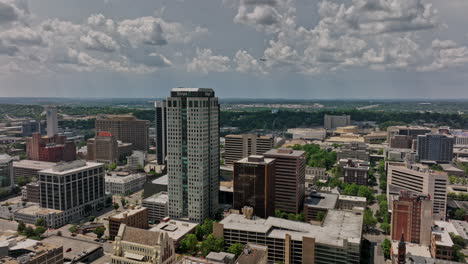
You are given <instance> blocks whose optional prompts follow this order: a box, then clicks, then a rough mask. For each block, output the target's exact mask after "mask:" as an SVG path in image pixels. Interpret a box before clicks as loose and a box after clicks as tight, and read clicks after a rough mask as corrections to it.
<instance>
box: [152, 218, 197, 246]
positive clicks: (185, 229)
mask: <svg viewBox="0 0 468 264" xmlns="http://www.w3.org/2000/svg"><path fill="white" fill-rule="evenodd" d="M197 225H198V224H197V223H192V222H187V221H180V220H169V221H168V222H161V223H159V224H158V225H157V226H155V227H153V228H151V229H150V231H157V232H162V231H163V232H166V233H167V234H168V235H169V237H170V238H172V239H173V240H174V241H179V240H180V239H182V237H183V236H185V234H187V233H190V232H191V231H192V230H193V229H195V227H196V226H197Z"/></svg>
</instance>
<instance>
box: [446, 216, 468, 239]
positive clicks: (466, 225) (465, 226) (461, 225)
mask: <svg viewBox="0 0 468 264" xmlns="http://www.w3.org/2000/svg"><path fill="white" fill-rule="evenodd" d="M450 223H452V225H453V227H454V228H455V229H456V230H457V233H458V235H459V236H461V237H463V239H465V240H468V222H466V221H460V220H450Z"/></svg>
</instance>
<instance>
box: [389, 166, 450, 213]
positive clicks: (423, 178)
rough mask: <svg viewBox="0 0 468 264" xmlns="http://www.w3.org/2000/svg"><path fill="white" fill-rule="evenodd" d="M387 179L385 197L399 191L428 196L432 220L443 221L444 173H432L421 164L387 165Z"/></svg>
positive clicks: (445, 177)
mask: <svg viewBox="0 0 468 264" xmlns="http://www.w3.org/2000/svg"><path fill="white" fill-rule="evenodd" d="M387 177H388V179H387V197H390V195H394V196H397V195H399V194H400V191H401V190H406V191H411V192H413V193H414V194H417V195H428V196H429V197H430V199H431V200H432V216H433V219H434V220H445V216H446V207H447V184H448V176H447V174H446V173H444V172H440V171H432V170H430V169H429V168H428V167H427V166H425V165H422V164H405V163H389V165H388V170H387ZM389 204H390V203H389Z"/></svg>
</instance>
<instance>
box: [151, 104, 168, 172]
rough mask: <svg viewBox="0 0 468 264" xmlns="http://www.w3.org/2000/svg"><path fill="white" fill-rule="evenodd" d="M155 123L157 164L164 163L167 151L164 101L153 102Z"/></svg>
mask: <svg viewBox="0 0 468 264" xmlns="http://www.w3.org/2000/svg"><path fill="white" fill-rule="evenodd" d="M154 107H155V117H154V123H155V124H156V135H155V136H156V138H155V142H156V160H157V161H158V164H165V163H166V153H167V141H166V139H167V130H166V128H167V127H166V122H167V120H166V101H158V102H155V103H154Z"/></svg>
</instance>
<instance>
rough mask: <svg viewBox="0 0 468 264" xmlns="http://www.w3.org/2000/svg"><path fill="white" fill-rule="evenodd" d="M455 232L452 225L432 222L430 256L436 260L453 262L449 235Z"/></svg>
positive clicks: (451, 242) (451, 243)
mask: <svg viewBox="0 0 468 264" xmlns="http://www.w3.org/2000/svg"><path fill="white" fill-rule="evenodd" d="M456 232H457V231H456V230H455V228H454V227H453V225H452V224H451V223H449V222H445V221H434V225H433V226H432V236H431V256H432V257H433V258H437V259H443V260H454V257H455V252H454V250H453V245H454V243H453V241H452V238H451V237H450V233H456Z"/></svg>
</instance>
